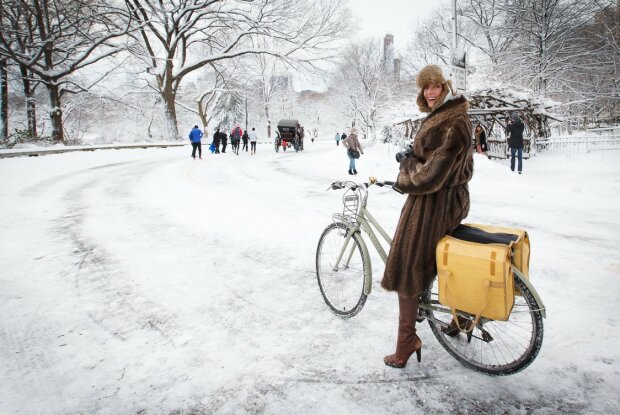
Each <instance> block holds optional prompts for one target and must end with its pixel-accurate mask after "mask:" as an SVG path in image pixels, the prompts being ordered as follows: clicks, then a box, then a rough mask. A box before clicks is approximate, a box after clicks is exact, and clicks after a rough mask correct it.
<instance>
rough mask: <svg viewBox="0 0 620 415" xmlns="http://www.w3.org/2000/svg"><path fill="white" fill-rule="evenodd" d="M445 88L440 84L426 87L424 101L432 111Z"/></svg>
mask: <svg viewBox="0 0 620 415" xmlns="http://www.w3.org/2000/svg"><path fill="white" fill-rule="evenodd" d="M442 91H443V88H442V86H441V85H439V84H430V85H428V86H425V87H424V99H426V103H427V104H428V106H429V108H430V109H433V108H434V107H435V105H436V104H437V98H439V95H441V93H442Z"/></svg>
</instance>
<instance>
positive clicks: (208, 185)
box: [0, 141, 620, 414]
mask: <svg viewBox="0 0 620 415" xmlns="http://www.w3.org/2000/svg"><path fill="white" fill-rule="evenodd" d="M306 147H307V149H306V151H304V152H303V153H299V154H295V153H293V152H286V153H283V152H280V153H277V154H276V153H275V152H274V151H273V149H272V147H271V146H269V145H259V147H258V154H257V155H256V156H250V155H249V153H243V154H241V155H239V156H236V155H234V154H232V153H230V154H229V153H228V152H227V153H226V154H220V155H211V154H208V155H206V156H205V159H204V160H196V161H194V160H192V159H191V158H190V157H189V152H190V149H189V147H184V148H170V149H148V150H102V151H96V152H83V153H81V152H79V153H67V154H60V155H50V156H45V157H38V158H26V157H21V158H13V159H4V160H0V177H1V183H2V184H1V185H0V195H1V200H2V202H1V204H0V234H1V235H2V236H1V239H0V379H2V382H0V413H2V414H64V413H83V414H93V413H101V414H135V413H139V414H168V413H174V414H195V413H196V414H202V413H205V414H211V413H217V414H229V413H234V414H245V413H266V414H291V413H297V414H325V413H329V414H380V413H395V414H396V413H398V414H401V413H402V414H404V413H407V414H411V413H414V414H415V413H420V414H422V413H481V412H482V413H501V414H504V413H508V414H512V413H515V414H526V413H536V414H539V413H542V414H556V413H584V414H585V413H588V414H589V413H613V412H616V411H617V410H618V396H620V348H619V347H618V332H616V329H620V324H619V323H618V316H619V315H620V301H619V300H620V254H619V253H618V252H619V247H620V209H619V207H620V165H619V164H618V163H617V157H609V156H604V155H602V154H595V155H587V156H580V157H572V158H565V157H551V156H544V155H539V156H537V157H536V158H534V159H532V160H525V162H524V163H525V164H524V174H523V175H522V176H518V175H516V174H515V173H511V172H510V170H509V168H508V167H507V165H506V162H493V161H489V160H487V159H486V158H484V157H479V156H476V158H475V173H474V178H473V180H472V182H471V187H470V189H471V198H472V203H471V206H472V208H471V211H470V216H469V218H468V221H470V222H477V223H490V224H497V225H507V226H515V227H517V226H518V227H524V228H526V229H527V230H528V232H529V233H530V237H531V241H532V249H533V252H532V258H531V269H530V270H531V280H532V282H533V284H534V285H535V286H536V288H537V290H538V291H539V293H540V294H541V296H542V298H543V300H544V302H545V305H546V306H547V309H548V311H547V319H546V320H545V338H544V342H543V347H542V350H541V352H540V354H539V356H538V358H537V359H536V361H534V363H533V364H532V365H531V366H530V367H529V368H528V369H526V370H525V371H524V372H521V373H519V374H516V375H513V376H509V377H501V378H496V377H489V376H485V375H481V374H478V373H475V372H473V371H471V370H468V369H466V368H464V367H463V366H461V365H460V364H459V363H458V362H457V361H456V360H454V359H453V358H451V357H450V356H449V355H448V354H447V353H446V352H445V351H444V350H443V349H442V348H441V346H440V345H439V343H438V342H437V341H436V340H435V338H434V337H433V335H432V333H431V331H430V329H429V328H428V325H427V324H426V323H424V324H421V325H420V326H419V334H420V337H421V338H422V341H423V342H424V350H423V352H424V353H423V359H422V363H421V364H418V363H417V362H415V361H413V362H411V363H410V364H409V366H407V368H405V369H403V370H397V369H392V368H389V367H387V366H385V365H384V364H383V360H382V359H383V356H384V355H385V354H388V353H391V352H392V351H393V347H394V342H395V334H396V323H397V300H396V296H395V295H394V294H393V293H387V292H385V291H383V290H382V289H381V288H380V287H379V280H380V278H381V275H382V272H383V264H382V263H381V261H380V260H379V258H378V257H377V256H375V257H374V258H373V271H374V276H375V281H374V291H373V293H372V294H371V295H370V297H369V299H368V301H367V303H366V306H365V308H364V309H363V310H362V312H361V313H360V314H359V315H358V316H357V317H355V318H353V319H351V320H347V321H343V320H341V319H339V318H337V317H335V316H333V315H332V314H331V313H330V312H329V311H328V309H327V307H326V306H325V305H324V303H323V301H322V298H321V296H320V293H319V290H318V287H317V284H316V278H315V273H314V255H315V249H316V243H317V241H318V238H319V236H320V234H321V232H322V230H323V228H324V227H325V226H326V225H327V224H329V223H330V221H331V214H332V213H334V212H337V211H339V210H340V209H341V199H340V198H341V193H339V192H334V191H329V192H327V191H325V189H326V188H327V187H328V185H329V184H330V183H331V182H332V181H334V180H337V179H345V178H349V176H348V175H347V174H346V170H347V167H348V160H347V158H346V155H345V151H344V149H343V148H342V147H336V146H335V144H334V143H333V142H332V141H325V142H317V143H314V144H312V143H308V144H307V146H306ZM397 167H398V166H397V164H396V162H395V161H394V158H393V152H392V151H390V150H389V149H388V147H387V146H384V145H381V144H376V145H374V146H369V147H368V148H367V149H366V153H365V155H364V156H362V158H361V159H360V160H359V162H358V171H359V172H360V174H359V175H358V176H357V177H356V179H358V180H360V181H361V180H364V179H365V178H366V177H367V176H368V175H370V174H373V175H376V176H377V177H379V178H380V179H386V180H387V179H394V178H395V175H396V173H397ZM403 202H404V196H401V195H398V194H396V193H394V192H392V191H391V190H389V189H379V188H373V189H372V193H371V196H370V203H369V207H370V210H371V211H372V212H373V214H374V215H375V216H376V217H377V218H378V219H379V220H380V222H381V223H382V224H383V225H384V226H385V227H386V228H387V229H388V230H389V231H390V232H393V230H394V227H395V225H396V221H397V219H398V214H399V212H400V209H401V206H402V204H403Z"/></svg>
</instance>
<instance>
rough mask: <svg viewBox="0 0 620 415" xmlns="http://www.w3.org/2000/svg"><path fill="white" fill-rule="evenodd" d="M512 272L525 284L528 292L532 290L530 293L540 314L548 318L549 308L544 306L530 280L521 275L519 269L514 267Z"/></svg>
mask: <svg viewBox="0 0 620 415" xmlns="http://www.w3.org/2000/svg"><path fill="white" fill-rule="evenodd" d="M512 272H513V273H514V276H515V278H519V280H520V281H521V282H522V283H523V284H525V286H526V287H527V288H528V290H530V292H531V293H532V296H533V297H534V301H536V305H537V306H538V309H539V310H540V314H541V315H542V316H543V318H547V308H546V307H545V305H544V304H543V302H542V299H541V298H540V295H538V291H536V289H535V288H534V286H533V285H532V283H531V282H530V280H529V279H527V278H526V277H525V276H524V275H523V274H522V273H521V271H519V270H518V269H517V267H515V266H514V265H513V266H512Z"/></svg>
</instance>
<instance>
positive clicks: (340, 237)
mask: <svg viewBox="0 0 620 415" xmlns="http://www.w3.org/2000/svg"><path fill="white" fill-rule="evenodd" d="M349 229H350V228H349V226H347V225H346V224H344V223H341V222H337V223H332V224H331V225H329V226H328V227H327V228H325V230H324V231H323V234H322V235H321V238H320V239H319V243H318V245H317V248H316V278H317V282H318V283H319V289H320V290H321V295H322V296H323V299H324V300H325V303H326V304H327V305H328V307H329V308H330V309H331V311H332V312H333V313H334V314H336V315H337V316H338V317H341V318H351V317H353V316H355V315H356V314H357V313H359V312H360V311H361V309H362V307H364V304H365V303H366V297H367V295H366V294H365V293H364V282H365V275H366V264H368V263H369V261H368V260H367V258H366V257H365V256H364V251H363V250H362V244H363V243H364V241H363V240H362V237H361V235H360V234H359V233H355V234H353V236H352V237H351V238H350V239H349V241H348V243H347V246H346V247H345V249H344V254H343V255H342V258H341V259H340V262H338V264H336V261H337V259H338V256H339V254H340V252H341V251H342V250H343V245H344V243H345V237H346V235H347V231H348V230H349Z"/></svg>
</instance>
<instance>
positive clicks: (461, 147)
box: [381, 65, 473, 368]
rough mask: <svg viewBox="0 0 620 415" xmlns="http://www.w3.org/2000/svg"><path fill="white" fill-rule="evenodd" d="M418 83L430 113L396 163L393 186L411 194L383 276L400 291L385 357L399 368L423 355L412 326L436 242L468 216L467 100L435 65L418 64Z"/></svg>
mask: <svg viewBox="0 0 620 415" xmlns="http://www.w3.org/2000/svg"><path fill="white" fill-rule="evenodd" d="M416 83H417V85H418V87H419V88H420V93H419V95H418V98H417V101H416V102H417V104H418V107H419V108H420V111H422V112H427V113H429V115H428V116H427V117H426V119H425V120H424V121H423V122H422V125H421V126H420V129H419V130H418V133H417V134H416V137H415V141H414V143H413V155H412V156H411V157H407V158H406V159H404V160H403V161H401V163H400V172H399V174H398V179H397V187H398V188H400V190H402V191H403V192H405V193H408V195H409V196H408V197H407V200H406V202H405V205H404V206H403V209H402V211H401V215H400V219H399V222H398V226H397V228H396V233H395V235H394V240H393V241H392V245H391V249H390V255H389V257H388V259H387V263H386V267H385V273H384V274H383V280H382V281H381V286H382V287H383V288H385V289H386V290H388V291H395V292H397V293H398V304H399V322H398V340H397V342H396V352H395V353H394V354H392V355H389V356H385V358H384V359H383V360H384V362H385V364H386V365H388V366H392V367H397V368H403V367H405V366H406V365H407V361H408V359H409V357H410V356H411V355H412V354H413V353H414V352H415V353H416V354H417V359H418V361H420V359H421V348H422V342H421V341H420V338H419V337H418V336H417V335H416V331H415V324H416V317H417V310H418V301H419V297H420V295H421V294H422V292H424V291H425V290H426V289H427V288H428V287H429V286H430V284H431V283H432V281H433V279H434V278H435V275H436V274H437V268H436V264H435V247H436V245H437V243H438V242H439V240H440V239H441V238H442V237H443V236H444V235H445V234H447V233H450V232H452V230H454V228H455V227H456V226H457V225H458V224H459V223H461V220H463V219H464V218H465V217H466V216H467V213H468V211H469V190H468V187H467V182H468V181H469V180H470V179H471V176H472V173H473V157H472V151H471V131H472V127H471V123H470V122H469V119H468V118H467V109H468V108H469V104H468V103H467V100H466V99H465V98H464V97H463V96H461V95H459V96H455V95H454V93H453V92H452V84H451V82H450V81H446V79H445V77H444V75H443V73H442V71H441V68H440V67H439V66H437V65H427V66H425V67H424V68H422V70H421V71H420V73H419V75H418V77H417V79H416Z"/></svg>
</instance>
